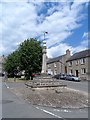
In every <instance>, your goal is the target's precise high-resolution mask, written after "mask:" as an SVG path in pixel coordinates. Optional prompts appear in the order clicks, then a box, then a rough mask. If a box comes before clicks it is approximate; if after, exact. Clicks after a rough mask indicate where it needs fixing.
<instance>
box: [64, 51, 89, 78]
mask: <svg viewBox="0 0 90 120" xmlns="http://www.w3.org/2000/svg"><path fill="white" fill-rule="evenodd" d="M66 62H67V74H73V75H75V76H77V77H80V78H81V79H83V80H89V79H90V78H89V75H90V71H89V70H90V69H89V62H90V49H87V50H84V51H81V52H77V53H75V54H74V55H72V56H71V57H70V58H69V59H68V60H67V61H66Z"/></svg>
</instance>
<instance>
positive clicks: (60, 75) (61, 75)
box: [53, 73, 66, 79]
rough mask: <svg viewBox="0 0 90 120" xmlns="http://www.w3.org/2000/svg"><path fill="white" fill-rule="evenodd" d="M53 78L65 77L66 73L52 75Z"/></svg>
mask: <svg viewBox="0 0 90 120" xmlns="http://www.w3.org/2000/svg"><path fill="white" fill-rule="evenodd" d="M53 78H56V79H65V78H66V75H65V74H61V73H60V74H57V75H54V76H53Z"/></svg>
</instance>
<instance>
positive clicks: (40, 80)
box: [25, 75, 67, 88]
mask: <svg viewBox="0 0 90 120" xmlns="http://www.w3.org/2000/svg"><path fill="white" fill-rule="evenodd" d="M25 85H27V86H29V87H32V88H38V87H39V88H41V87H65V86H67V85H65V84H63V83H62V82H60V81H59V80H56V79H53V78H51V77H50V76H46V75H44V76H38V77H36V78H34V80H32V81H31V80H30V81H28V82H26V83H25Z"/></svg>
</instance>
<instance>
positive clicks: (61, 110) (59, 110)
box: [53, 109, 71, 112]
mask: <svg viewBox="0 0 90 120" xmlns="http://www.w3.org/2000/svg"><path fill="white" fill-rule="evenodd" d="M53 111H57V112H71V111H70V110H66V109H64V110H62V109H61V110H59V109H54V110H53Z"/></svg>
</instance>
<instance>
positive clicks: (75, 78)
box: [66, 75, 80, 82]
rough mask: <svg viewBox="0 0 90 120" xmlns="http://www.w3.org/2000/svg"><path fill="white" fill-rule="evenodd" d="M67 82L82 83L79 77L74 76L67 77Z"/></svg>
mask: <svg viewBox="0 0 90 120" xmlns="http://www.w3.org/2000/svg"><path fill="white" fill-rule="evenodd" d="M66 80H72V81H77V82H79V81H80V78H79V77H76V76H74V75H66Z"/></svg>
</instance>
